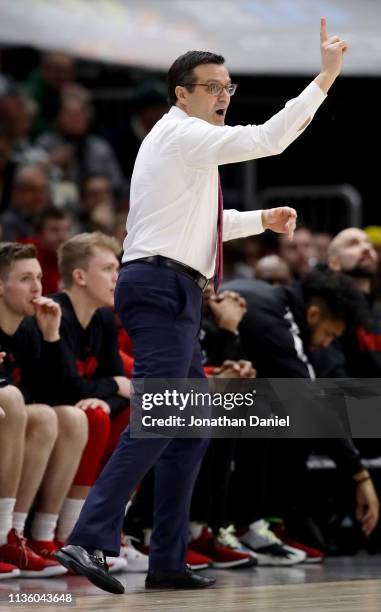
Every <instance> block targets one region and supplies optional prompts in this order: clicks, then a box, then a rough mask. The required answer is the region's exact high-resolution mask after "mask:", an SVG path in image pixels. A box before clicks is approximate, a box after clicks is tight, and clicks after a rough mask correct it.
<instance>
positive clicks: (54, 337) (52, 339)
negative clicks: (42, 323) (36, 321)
mask: <svg viewBox="0 0 381 612" xmlns="http://www.w3.org/2000/svg"><path fill="white" fill-rule="evenodd" d="M42 337H43V339H44V341H45V342H58V340H60V335H59V334H58V333H57V334H52V335H50V334H47V335H45V334H42Z"/></svg>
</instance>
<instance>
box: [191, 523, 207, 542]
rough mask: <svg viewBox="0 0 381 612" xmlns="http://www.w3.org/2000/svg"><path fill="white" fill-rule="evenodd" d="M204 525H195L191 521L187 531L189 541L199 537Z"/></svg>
mask: <svg viewBox="0 0 381 612" xmlns="http://www.w3.org/2000/svg"><path fill="white" fill-rule="evenodd" d="M204 527H205V525H203V524H202V523H196V522H195V521H191V522H190V523H189V531H190V533H191V539H192V540H197V538H199V537H200V535H201V532H202V530H203V529H204Z"/></svg>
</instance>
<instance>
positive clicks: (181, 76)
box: [167, 51, 225, 104]
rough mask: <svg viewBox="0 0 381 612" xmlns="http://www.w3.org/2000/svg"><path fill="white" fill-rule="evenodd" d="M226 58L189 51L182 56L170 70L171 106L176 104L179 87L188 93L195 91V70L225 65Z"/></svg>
mask: <svg viewBox="0 0 381 612" xmlns="http://www.w3.org/2000/svg"><path fill="white" fill-rule="evenodd" d="M224 62H225V58H224V57H222V55H216V54H215V53H210V52H209V51H188V52H187V53H184V55H180V57H178V58H177V60H175V61H174V62H173V64H172V66H171V67H170V69H169V70H168V74H167V88H168V102H169V104H176V102H177V96H176V94H175V89H176V87H177V85H182V86H183V87H186V88H187V89H188V91H193V87H192V86H191V85H190V83H192V82H193V69H194V68H196V66H200V65H201V64H223V63H224Z"/></svg>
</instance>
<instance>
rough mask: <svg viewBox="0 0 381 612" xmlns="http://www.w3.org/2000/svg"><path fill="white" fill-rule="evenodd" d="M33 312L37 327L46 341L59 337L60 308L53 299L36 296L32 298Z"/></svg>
mask: <svg viewBox="0 0 381 612" xmlns="http://www.w3.org/2000/svg"><path fill="white" fill-rule="evenodd" d="M33 306H34V312H35V316H36V321H37V325H38V327H39V329H40V330H41V333H42V336H43V338H44V340H46V342H55V341H56V340H59V338H60V333H59V330H60V323H61V308H60V305H59V304H57V302H55V301H54V300H52V299H51V298H47V297H42V296H41V297H38V298H34V300H33Z"/></svg>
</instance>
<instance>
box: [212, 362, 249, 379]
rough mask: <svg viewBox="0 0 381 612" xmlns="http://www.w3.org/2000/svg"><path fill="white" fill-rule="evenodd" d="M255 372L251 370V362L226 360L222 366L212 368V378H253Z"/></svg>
mask: <svg viewBox="0 0 381 612" xmlns="http://www.w3.org/2000/svg"><path fill="white" fill-rule="evenodd" d="M256 375H257V372H256V370H255V369H254V368H253V364H252V363H251V361H246V360H245V359H240V360H239V361H231V360H230V359H227V360H226V361H224V363H223V364H222V366H220V367H219V368H214V371H213V376H216V377H217V378H255V377H256Z"/></svg>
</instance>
